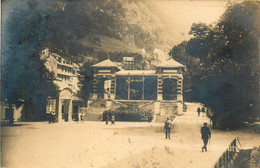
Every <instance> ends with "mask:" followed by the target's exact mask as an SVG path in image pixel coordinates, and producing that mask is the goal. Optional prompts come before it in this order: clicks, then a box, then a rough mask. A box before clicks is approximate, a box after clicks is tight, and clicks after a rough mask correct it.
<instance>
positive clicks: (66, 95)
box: [41, 48, 80, 122]
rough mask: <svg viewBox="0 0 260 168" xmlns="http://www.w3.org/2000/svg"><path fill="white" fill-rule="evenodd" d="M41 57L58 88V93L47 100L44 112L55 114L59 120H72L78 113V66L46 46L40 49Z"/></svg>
mask: <svg viewBox="0 0 260 168" xmlns="http://www.w3.org/2000/svg"><path fill="white" fill-rule="evenodd" d="M41 59H43V60H45V61H46V62H45V66H46V67H47V69H48V70H49V71H50V72H52V73H53V74H54V77H55V80H54V83H55V84H56V85H57V86H58V88H59V95H58V96H57V97H55V98H53V97H51V98H49V100H48V104H47V108H46V112H47V113H52V112H54V113H55V114H56V119H57V121H58V122H60V121H72V120H73V119H74V118H76V116H77V115H78V109H79V101H80V99H79V98H78V97H76V94H77V92H78V91H79V89H80V88H79V84H78V82H79V81H78V71H79V66H78V65H77V64H75V63H73V62H71V61H69V60H67V59H64V58H63V57H61V56H59V55H58V54H56V53H53V52H50V51H49V49H48V48H46V49H44V50H43V51H42V55H41Z"/></svg>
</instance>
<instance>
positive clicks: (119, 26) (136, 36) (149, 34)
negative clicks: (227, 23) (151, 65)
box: [50, 0, 173, 57]
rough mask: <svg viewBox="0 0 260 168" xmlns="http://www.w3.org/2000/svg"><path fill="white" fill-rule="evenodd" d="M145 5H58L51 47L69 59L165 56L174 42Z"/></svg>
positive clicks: (110, 0) (113, 1)
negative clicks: (115, 54)
mask: <svg viewBox="0 0 260 168" xmlns="http://www.w3.org/2000/svg"><path fill="white" fill-rule="evenodd" d="M102 2H104V1H102ZM147 3H149V1H138V2H136V1H130V0H129V1H116V0H106V1H105V2H104V3H101V1H91V0H89V1H77V2H75V1H73V2H72V1H58V3H57V4H56V5H55V11H54V14H53V16H52V17H53V18H52V19H53V27H52V29H51V31H52V33H53V41H52V43H51V46H50V47H51V48H58V49H60V50H62V51H63V52H64V54H65V55H68V56H92V57H95V56H96V55H99V54H100V52H102V53H103V54H104V52H105V53H113V52H128V53H140V54H142V55H143V56H146V57H150V56H151V55H153V52H154V50H155V49H156V50H162V51H165V53H168V51H169V50H170V48H171V47H172V45H173V39H172V38H171V37H170V35H169V32H168V30H167V29H166V28H165V26H164V25H163V24H162V23H161V22H160V19H159V18H158V17H157V16H156V15H155V14H153V11H151V10H150V9H149V7H148V4H147Z"/></svg>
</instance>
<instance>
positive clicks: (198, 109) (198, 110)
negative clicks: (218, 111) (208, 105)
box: [197, 107, 200, 117]
mask: <svg viewBox="0 0 260 168" xmlns="http://www.w3.org/2000/svg"><path fill="white" fill-rule="evenodd" d="M197 112H198V117H199V116H200V108H199V107H198V108H197Z"/></svg>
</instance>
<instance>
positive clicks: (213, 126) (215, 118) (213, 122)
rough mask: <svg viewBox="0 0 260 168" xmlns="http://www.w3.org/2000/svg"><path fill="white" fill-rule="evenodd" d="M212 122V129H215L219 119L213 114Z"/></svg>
mask: <svg viewBox="0 0 260 168" xmlns="http://www.w3.org/2000/svg"><path fill="white" fill-rule="evenodd" d="M210 121H211V122H212V128H213V129H215V128H216V126H217V122H218V117H217V115H216V114H213V116H212V117H211V119H210Z"/></svg>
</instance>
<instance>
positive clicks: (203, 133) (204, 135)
mask: <svg viewBox="0 0 260 168" xmlns="http://www.w3.org/2000/svg"><path fill="white" fill-rule="evenodd" d="M210 138H211V133H210V130H209V128H208V127H207V123H204V126H203V127H201V139H202V140H203V143H204V146H203V147H202V152H204V149H205V151H207V144H208V140H209V139H210Z"/></svg>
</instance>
